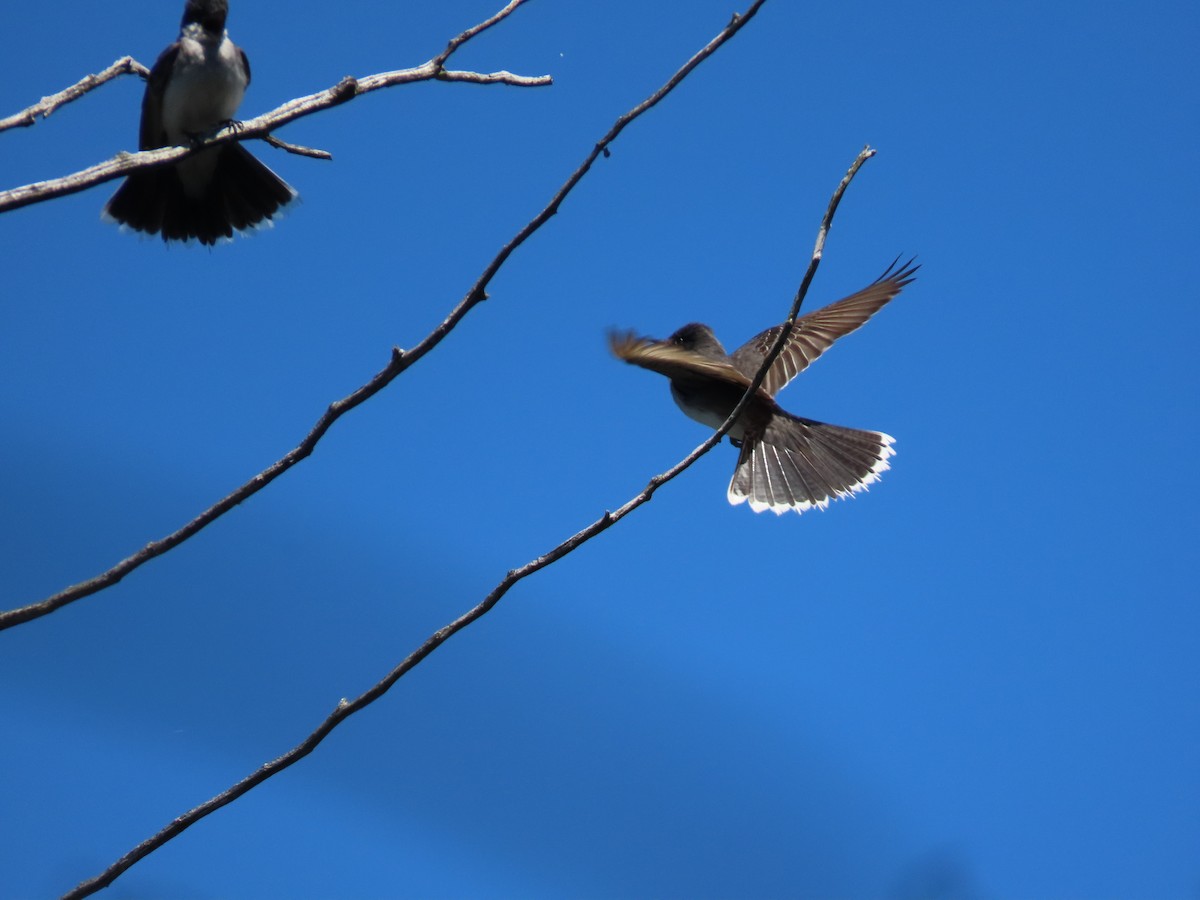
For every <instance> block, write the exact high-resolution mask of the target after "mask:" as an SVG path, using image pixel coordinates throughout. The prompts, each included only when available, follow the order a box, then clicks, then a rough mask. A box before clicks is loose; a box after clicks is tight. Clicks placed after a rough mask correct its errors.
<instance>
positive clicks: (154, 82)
mask: <svg viewBox="0 0 1200 900" xmlns="http://www.w3.org/2000/svg"><path fill="white" fill-rule="evenodd" d="M228 12H229V3H228V0H187V5H186V6H185V7H184V10H183V22H182V23H181V25H180V31H179V40H177V41H176V42H175V43H173V44H172V45H171V46H169V47H168V48H167V49H166V50H164V51H163V52H162V54H161V55H160V56H159V57H158V61H157V62H155V63H154V68H152V69H151V70H150V78H149V80H148V82H147V84H146V93H145V95H144V96H143V97H142V124H141V132H140V135H139V138H138V147H139V148H140V149H142V150H153V149H155V148H158V147H176V146H180V145H188V144H191V143H193V142H195V141H196V140H197V139H198V138H203V137H205V136H207V135H208V134H210V133H211V132H213V131H214V130H216V129H218V128H220V127H221V126H224V125H229V124H232V123H233V115H234V113H236V112H237V108H238V106H239V105H240V104H241V102H242V94H243V93H244V92H245V90H246V86H247V85H249V84H250V63H249V61H248V60H247V59H246V54H245V52H244V51H243V50H242V49H241V48H240V47H238V46H237V45H236V44H234V43H233V41H231V40H230V39H229V35H228V34H227V33H226V32H225V17H226V15H227V14H228ZM295 197H296V191H295V190H293V189H292V188H291V187H290V186H289V185H288V184H287V183H286V182H284V181H283V180H282V179H281V178H280V177H279V176H278V175H276V174H275V173H274V172H272V171H271V170H270V169H268V168H267V167H266V166H265V165H263V164H262V163H261V162H259V161H258V160H257V159H256V158H255V157H254V155H253V154H251V153H250V151H249V150H247V149H246V148H245V147H243V146H242V144H241V143H240V142H237V141H233V142H229V143H224V144H220V145H218V146H216V147H209V148H207V149H205V150H201V151H199V152H198V153H193V154H192V155H191V156H188V157H186V158H185V159H182V160H180V161H179V162H177V163H175V164H174V165H170V166H160V167H158V168H154V169H143V170H142V171H140V172H134V173H133V174H132V175H130V176H128V177H127V178H126V179H125V182H124V184H122V185H121V187H120V188H118V189H117V192H116V193H115V194H113V196H112V198H111V199H110V200H109V201H108V203H107V204H106V205H105V207H104V213H103V218H105V219H108V220H111V221H115V222H118V223H120V224H123V225H128V226H129V227H130V228H132V229H134V230H135V231H144V232H146V233H147V234H161V235H162V239H163V240H164V241H186V240H188V239H190V238H195V239H197V240H198V241H200V243H202V244H214V243H216V242H217V240H218V239H219V238H231V237H233V233H234V231H242V230H244V229H246V228H250V227H253V226H255V225H259V224H260V223H263V222H264V221H266V222H269V221H270V220H271V217H272V216H274V215H275V213H276V212H278V211H279V209H280V207H282V206H284V205H285V204H287V203H290V202H291V201H292V200H293V199H295Z"/></svg>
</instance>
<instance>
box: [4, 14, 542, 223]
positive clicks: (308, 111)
mask: <svg viewBox="0 0 1200 900" xmlns="http://www.w3.org/2000/svg"><path fill="white" fill-rule="evenodd" d="M527 2H528V0H512V2H510V3H509V4H508V5H507V6H505V7H504V8H503V9H502V10H500V11H499V12H498V13H496V14H495V15H493V16H492V17H491V18H490V19H488V20H486V21H484V22H481V23H480V24H478V25H476V26H474V27H473V28H468V29H467V30H466V31H464V32H463V33H462V34H460V35H458V36H457V37H455V38H454V39H453V40H451V41H450V43H449V45H448V46H447V47H446V49H445V50H443V51H442V52H441V53H440V54H438V55H437V56H435V57H434V58H433V59H431V60H429V61H428V62H426V63H423V64H422V65H419V66H417V67H416V68H413V69H398V70H396V71H394V72H380V73H378V74H376V75H367V76H364V77H363V78H353V77H351V76H349V75H347V76H346V77H345V78H343V79H342V80H341V81H339V82H338V83H337V84H335V85H334V86H333V87H331V88H327V89H326V90H323V91H319V92H317V93H315V94H310V95H308V96H307V97H298V98H296V99H295V100H289V101H288V102H287V103H285V104H283V105H282V106H279V107H277V108H275V109H273V110H271V111H270V112H268V113H263V114H262V115H261V116H258V117H257V118H255V119H250V120H249V121H246V122H241V123H238V124H237V125H236V126H233V127H229V128H223V129H221V130H220V131H218V132H217V133H216V134H214V135H212V136H210V137H208V138H207V139H206V140H203V141H198V142H197V143H196V144H195V145H194V146H190V147H162V148H159V149H157V150H143V151H142V152H140V153H127V152H124V151H122V152H121V153H118V154H117V155H116V156H114V157H113V158H112V159H109V160H106V161H104V162H102V163H98V164H96V165H94V166H90V167H88V168H86V169H83V170H81V171H79V172H74V173H72V174H70V175H64V176H62V177H61V178H52V179H49V180H48V181H37V182H34V183H33V184H26V185H22V186H21V187H15V188H12V189H10V190H7V191H0V213H4V212H7V211H9V210H12V209H19V208H20V207H22V206H29V205H30V204H32V203H41V202H42V201H44V200H53V199H54V198H56V197H65V196H67V195H68V194H75V193H78V192H79V191H84V190H87V189H88V188H90V187H94V186H95V185H98V184H103V183H104V182H106V181H112V180H113V179H114V178H120V177H122V176H124V175H128V174H129V173H130V172H136V171H138V170H139V169H149V168H153V167H154V166H161V165H166V164H167V163H171V162H176V161H178V160H179V159H182V158H183V157H185V156H187V155H189V154H191V153H195V152H196V151H198V150H201V149H203V148H204V147H208V146H211V145H213V144H220V143H223V142H225V141H241V140H250V139H251V138H263V139H265V138H267V137H268V136H269V135H270V132H271V131H272V130H273V129H276V128H280V127H282V126H284V125H287V124H288V123H289V122H294V121H295V120H296V119H301V118H304V117H305V116H311V115H312V114H313V113H316V112H320V111H321V110H324V109H329V108H330V107H333V106H340V105H341V104H343V103H346V102H348V101H350V100H353V99H354V98H355V97H358V96H361V95H362V94H369V93H371V92H372V91H378V90H381V89H383V88H389V87H395V86H396V85H400V84H411V83H412V82H415V81H433V80H436V81H465V82H468V83H470V84H510V85H514V86H516V87H544V86H546V85H549V84H552V83H553V79H551V77H550V76H549V75H535V76H531V75H514V74H512V73H511V72H504V71H501V72H462V71H457V70H453V69H447V68H446V67H445V64H446V61H447V60H448V59H449V58H450V55H451V54H452V53H454V51H455V50H457V49H458V48H459V47H461V46H462V45H463V44H465V43H466V42H467V41H469V40H470V39H471V38H473V37H475V35H477V34H480V33H481V32H483V31H485V30H486V29H488V28H490V27H491V26H492V25H495V24H496V23H497V22H499V21H500V20H501V19H504V18H506V17H507V16H508V15H509V14H511V13H512V12H513V11H514V10H515V9H516V8H517V7H518V6H520V5H521V4H523V3H527ZM126 58H127V59H128V57H126ZM120 62H122V60H118V62H117V63H114V64H113V66H110V67H109V68H108V69H106V70H105V71H104V72H102V73H101V74H100V75H97V76H88V78H100V77H101V76H103V75H105V74H107V73H108V72H110V71H111V70H112V69H113V68H114V67H115V66H117V65H118V64H119V63H120ZM130 64H131V65H132V66H137V67H138V68H137V70H136V71H139V72H140V73H142V74H145V67H144V66H141V64H140V63H136V62H133V61H132V60H130ZM118 74H121V72H119V71H118V72H116V73H114V74H112V75H108V78H113V77H115V76H116V75H118ZM88 78H85V79H84V80H83V81H82V82H80V84H83V83H84V82H87V81H88ZM106 80H107V79H106ZM78 87H79V85H75V86H73V87H71V88H68V89H67V91H64V92H63V93H64V94H65V93H67V92H69V91H72V90H75V89H76V88H78ZM92 87H94V85H89V86H87V87H85V88H83V89H81V90H79V91H78V93H77V94H76V95H75V96H79V95H81V94H83V93H85V92H86V91H88V90H91V88H92ZM55 96H56V97H57V96H59V95H55ZM53 99H54V98H46V100H43V101H42V103H46V102H47V101H48V100H53ZM69 99H74V97H71V98H69ZM64 102H65V101H64ZM40 106H41V104H38V107H40ZM38 107H30V109H34V110H36V109H37V108H38ZM52 108H53V107H52ZM28 112H29V110H25V111H24V112H22V113H18V114H17V115H16V116H14V117H12V118H15V119H21V117H23V116H25V114H26V113H28ZM4 121H5V122H7V121H9V120H8V119H5V120H4ZM17 124H28V123H23V122H21V121H18V122H17ZM277 146H278V145H277ZM283 149H290V148H289V147H284V148H283ZM305 149H307V148H305ZM292 152H299V151H292ZM320 152H321V151H318V152H317V153H315V154H314V153H303V154H302V155H305V156H312V155H317V156H319V155H320Z"/></svg>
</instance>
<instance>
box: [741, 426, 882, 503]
mask: <svg viewBox="0 0 1200 900" xmlns="http://www.w3.org/2000/svg"><path fill="white" fill-rule="evenodd" d="M892 443H893V440H892V438H891V437H889V436H888V435H886V434H882V433H881V432H878V431H860V430H858V429H856V428H842V427H841V426H839V425H826V424H825V423H824V422H814V421H813V420H811V419H801V418H799V417H796V416H790V415H787V414H786V413H784V414H782V415H777V416H776V418H775V420H774V421H772V422H771V424H770V425H769V426H768V427H767V430H766V432H765V433H764V434H763V435H762V437H761V438H758V439H748V440H747V441H746V442H745V443H744V444H743V446H742V453H741V456H740V457H739V458H738V464H737V469H735V470H734V473H733V480H732V481H731V482H730V484H729V502H730V503H733V504H738V503H746V502H749V504H750V508H751V509H752V510H754V511H755V512H762V511H763V510H767V509H769V510H771V511H772V512H774V513H776V514H777V515H782V514H783V513H785V512H787V511H788V510H795V511H796V512H798V513H800V512H804V511H805V510H807V509H811V508H812V507H814V506H816V507H820V508H821V509H824V508H825V507H826V506H828V505H829V501H830V500H837V499H840V498H842V497H849V496H851V495H852V494H855V493H857V492H858V491H862V490H866V488H867V486H868V485H870V484H873V483H875V482H876V481H878V480H879V475H880V473H881V472H886V471H887V470H888V468H889V465H888V458H889V457H891V456H894V455H895V453H896V451H895V450H893V449H892Z"/></svg>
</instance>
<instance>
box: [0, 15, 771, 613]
mask: <svg viewBox="0 0 1200 900" xmlns="http://www.w3.org/2000/svg"><path fill="white" fill-rule="evenodd" d="M764 2H766V0H755V3H754V4H753V5H751V7H750V8H749V9H748V10H747V11H746V12H745V13H744V14H743V15H741V16H734V19H733V21H732V22H730V24H729V25H728V26H727V27H726V28H725V30H724V31H722V32H721V33H720V34H719V35H717V37H715V38H713V40H712V41H710V42H709V43H708V45H706V46H705V47H704V48H703V49H702V50H700V51H699V52H698V53H697V54H696V55H695V56H693V57H692V58H691V59H689V60H688V61H687V62H686V63H684V65H683V67H682V68H681V69H680V70H679V71H678V72H676V73H675V74H674V75H672V76H671V78H670V80H669V81H667V83H666V84H664V85H663V86H662V87H661V88H659V89H658V90H657V91H655V92H654V93H653V94H651V95H650V96H649V97H647V98H646V99H645V100H643V101H642V102H641V103H639V104H638V105H637V106H635V107H634V108H633V109H631V110H630V111H629V112H627V113H625V114H624V115H623V116H621V117H620V118H619V119H617V121H616V122H615V123H614V124H613V126H612V128H610V129H609V131H608V133H607V134H606V135H605V136H604V137H603V138H601V140H600V141H599V142H598V143H597V144H596V145H595V146H594V147H593V148H592V152H591V153H589V154H588V156H587V158H586V159H585V160H584V161H583V163H582V164H581V165H580V166H579V168H578V169H576V170H575V171H574V172H573V173H571V176H570V177H569V178H568V179H567V180H566V182H564V183H563V186H562V187H560V188H559V189H558V191H557V192H556V193H555V194H554V196H553V197H552V198H551V199H550V202H549V203H548V204H547V205H546V207H545V208H544V209H543V210H542V211H541V212H539V213H538V214H537V215H536V216H534V217H533V218H532V219H531V220H530V221H529V223H528V224H527V225H526V226H525V227H524V228H522V229H521V230H520V231H519V232H518V233H517V235H516V236H515V237H514V238H513V239H512V240H510V241H509V242H508V243H507V244H505V245H504V247H503V248H501V250H500V252H499V253H498V254H496V257H495V259H493V260H492V261H491V262H490V263H489V264H488V266H487V268H486V269H484V271H483V274H482V275H480V276H479V279H478V280H477V281H476V282H475V284H473V285H472V286H471V289H470V290H469V291H467V293H466V295H465V296H464V297H463V298H462V300H460V301H459V302H458V304H457V305H456V306H455V307H454V308H453V309H452V310H451V311H450V314H449V315H448V316H446V318H445V319H444V320H443V321H442V323H441V324H440V325H438V326H437V327H436V328H435V329H434V330H433V331H431V332H430V333H429V334H428V335H426V336H425V338H424V339H423V340H422V341H421V342H420V343H419V344H417V345H416V346H415V347H413V348H412V349H411V350H401V349H400V348H398V347H397V348H395V349H393V350H392V358H391V360H390V361H389V362H388V364H387V365H386V366H385V367H384V368H383V369H381V370H380V371H379V372H377V373H376V374H375V375H374V377H372V378H371V380H370V381H368V382H367V383H366V384H364V385H363V386H362V387H360V388H359V389H358V390H356V391H355V392H354V393H352V394H349V395H348V396H346V397H343V398H342V399H341V400H337V401H334V402H333V403H331V404H329V407H328V408H327V409H326V410H325V412H324V414H322V416H321V417H320V418H319V419H317V422H316V424H315V425H314V426H313V427H312V430H311V431H309V433H308V434H307V435H306V436H305V438H304V440H302V441H301V442H300V444H299V445H298V446H297V447H296V448H295V449H294V450H292V451H291V452H289V453H288V454H287V455H286V456H283V457H282V458H280V459H278V460H276V461H275V462H274V463H272V464H271V465H270V466H268V467H267V468H265V469H263V471H261V472H259V473H258V474H257V475H255V476H254V477H253V478H251V479H250V480H249V481H247V482H246V483H245V484H243V485H242V486H241V487H239V488H237V489H236V490H234V491H233V492H232V493H230V494H228V495H227V496H225V497H223V498H222V499H220V500H218V501H217V502H216V503H214V504H213V505H212V506H210V507H209V508H208V509H206V510H204V512H202V513H200V515H198V516H196V518H194V519H192V521H190V522H188V523H187V524H186V525H184V526H183V527H182V528H179V529H178V530H176V531H174V532H172V533H171V534H168V535H167V536H166V537H163V538H160V539H158V540H156V541H151V542H150V543H149V544H147V545H146V546H144V547H143V548H142V549H141V550H139V551H137V552H136V553H134V554H133V555H131V556H128V557H126V558H125V559H123V560H121V561H120V562H118V563H117V564H116V565H114V566H113V567H112V568H110V569H108V570H107V571H105V572H101V573H100V574H99V575H97V576H95V577H94V578H89V579H88V580H87V581H81V582H79V583H78V584H73V585H71V586H70V587H68V588H64V589H63V590H61V591H59V592H58V593H57V594H54V595H52V596H50V597H47V598H46V599H44V600H40V601H38V602H36V603H31V604H29V605H28V606H22V607H19V608H17V609H12V610H7V611H5V612H2V613H0V631H3V630H4V629H6V628H11V627H13V626H14V625H20V624H22V623H23V622H28V621H30V620H32V619H37V618H39V617H41V616H44V615H46V614H47V613H51V612H54V610H56V609H59V608H61V607H63V606H66V605H67V604H68V603H72V602H74V601H76V600H79V599H81V598H82V597H87V596H89V595H90V594H94V593H96V592H97V591H101V590H103V589H104V588H107V587H111V586H112V585H114V584H116V583H117V582H118V581H120V580H121V579H122V578H124V577H125V576H126V575H128V574H129V573H130V572H132V571H134V570H135V569H137V568H139V567H140V566H142V565H144V564H145V563H147V562H149V561H150V560H152V559H154V558H155V557H157V556H161V555H162V554H164V553H166V552H167V551H168V550H170V549H172V548H173V547H176V546H178V545H179V544H181V543H183V542H184V541H185V540H187V539H188V538H190V537H191V536H192V535H194V534H196V533H197V532H198V531H200V530H201V529H203V528H204V527H205V526H207V525H210V524H211V523H212V522H214V521H216V520H217V519H219V518H220V517H221V516H222V515H224V514H225V513H227V512H229V510H231V509H233V508H234V507H235V506H237V505H238V504H239V503H242V502H243V501H245V500H248V499H249V498H250V497H252V496H254V495H255V494H257V493H258V492H259V491H260V490H262V489H263V488H264V487H266V486H267V485H268V484H270V483H271V482H272V481H274V480H275V479H276V478H278V477H279V476H280V475H282V474H283V473H284V472H286V471H287V470H288V469H290V468H291V467H292V466H294V465H296V463H298V462H300V461H301V460H303V459H305V458H306V457H307V456H309V454H311V453H312V452H313V449H314V448H315V447H316V446H317V442H318V441H320V440H321V438H322V437H324V435H325V432H327V431H328V430H329V429H330V427H331V426H332V425H333V423H334V422H336V421H337V420H338V419H340V418H341V417H342V416H344V415H345V414H346V413H348V412H349V411H350V410H352V409H354V407H356V406H358V405H359V404H360V403H363V402H364V401H366V400H369V399H370V398H371V397H373V396H375V394H377V393H379V392H380V391H381V390H383V389H384V388H385V387H387V386H388V385H389V384H390V383H391V382H392V381H393V380H394V379H395V378H396V377H397V376H398V375H400V373H402V372H404V371H405V370H406V369H407V368H408V367H409V366H411V365H413V364H414V363H415V362H417V360H419V359H420V358H421V357H423V356H424V355H425V354H426V353H428V352H429V351H430V350H432V349H433V348H434V347H436V346H437V345H438V344H440V343H441V342H442V340H443V338H445V337H446V335H448V334H449V333H450V332H451V331H452V330H453V329H454V327H455V326H456V325H457V324H458V323H459V322H460V321H461V320H462V319H463V318H464V317H465V316H466V315H467V313H469V312H470V311H471V310H472V309H473V308H474V307H475V306H476V305H477V304H479V303H481V302H482V301H483V300H486V299H487V286H488V284H489V283H490V282H491V280H492V278H494V277H495V275H496V273H497V272H498V271H499V270H500V267H501V266H502V265H504V263H505V261H506V260H507V259H508V258H509V257H510V256H511V255H512V254H513V251H515V250H516V249H517V247H519V246H521V244H523V243H524V242H525V241H526V240H527V239H528V238H529V237H530V236H531V235H532V234H533V233H534V232H535V231H537V230H538V229H539V228H541V227H542V225H544V224H545V223H546V222H547V221H548V220H549V219H550V217H551V216H553V215H554V214H555V213H557V212H558V207H559V205H560V204H561V203H562V202H563V200H564V199H566V197H567V195H568V194H569V193H570V192H571V190H572V189H573V188H574V187H575V185H576V184H578V183H579V181H580V179H582V178H583V176H584V175H586V174H587V173H588V170H589V169H591V167H592V163H594V162H595V161H596V159H597V157H599V156H600V155H601V154H602V153H605V152H607V149H608V146H609V145H610V144H611V143H612V142H613V141H614V140H616V138H617V135H619V134H620V133H621V132H622V131H623V130H624V129H625V126H627V125H628V124H629V123H630V122H632V121H633V120H634V119H636V118H637V117H638V116H640V115H641V114H642V113H644V112H646V110H648V109H650V108H651V107H653V106H654V105H655V104H657V103H658V102H659V101H660V100H662V99H663V97H665V96H666V95H667V94H669V93H670V92H671V91H672V90H674V88H675V86H676V85H678V84H679V82H681V81H682V80H683V79H684V78H685V77H687V74H688V73H689V72H691V71H692V69H694V68H695V67H696V66H697V65H699V64H700V63H701V62H703V61H704V60H705V59H707V58H708V57H709V56H711V55H712V54H713V53H714V52H715V51H716V50H717V48H718V47H720V46H721V45H722V44H723V43H725V41H727V40H729V38H731V37H732V36H733V35H734V34H736V33H737V32H738V31H739V30H740V29H741V27H742V26H743V25H744V24H745V23H746V22H747V21H748V20H749V19H750V18H752V17H753V16H754V14H755V13H756V12H757V11H758V8H759V7H760V6H762V4H763V3H764ZM510 5H511V4H510ZM506 9H507V7H506ZM151 152H154V153H159V152H164V151H157V150H156V151H151Z"/></svg>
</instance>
